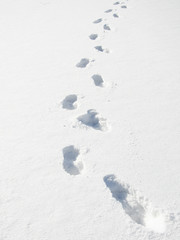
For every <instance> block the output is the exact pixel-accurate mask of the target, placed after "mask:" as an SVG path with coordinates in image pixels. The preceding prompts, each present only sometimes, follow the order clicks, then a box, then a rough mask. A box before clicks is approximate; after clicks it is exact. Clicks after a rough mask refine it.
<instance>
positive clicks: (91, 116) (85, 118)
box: [78, 109, 108, 131]
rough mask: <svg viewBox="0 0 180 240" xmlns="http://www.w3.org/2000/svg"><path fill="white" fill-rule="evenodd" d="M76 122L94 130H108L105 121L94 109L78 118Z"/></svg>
mask: <svg viewBox="0 0 180 240" xmlns="http://www.w3.org/2000/svg"><path fill="white" fill-rule="evenodd" d="M78 120H79V121H80V122H81V123H82V124H84V125H86V126H88V127H92V128H94V129H95V130H101V131H107V130H108V126H107V123H106V119H104V118H102V117H101V116H100V115H99V114H98V113H97V112H96V110H94V109H90V110H88V111H87V114H85V115H82V116H80V117H78Z"/></svg>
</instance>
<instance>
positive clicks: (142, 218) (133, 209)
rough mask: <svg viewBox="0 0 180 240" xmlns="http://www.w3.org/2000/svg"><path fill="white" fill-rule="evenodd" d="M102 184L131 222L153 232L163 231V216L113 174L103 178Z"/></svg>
mask: <svg viewBox="0 0 180 240" xmlns="http://www.w3.org/2000/svg"><path fill="white" fill-rule="evenodd" d="M104 182H105V184H106V186H107V187H108V188H109V190H110V191H111V193H112V196H113V197H114V198H115V199H116V200H117V201H119V202H120V203H121V204H122V207H123V209H124V211H125V213H126V214H128V215H129V217H130V218H131V219H132V220H133V221H135V222H136V223H138V224H141V225H143V226H145V227H147V228H149V229H151V230H153V231H155V232H164V231H165V221H164V216H163V215H162V214H161V213H160V212H159V211H158V210H155V209H153V208H152V206H151V205H150V203H149V202H148V201H147V199H145V198H144V197H142V196H141V197H140V196H139V194H138V193H137V191H135V190H134V189H132V188H131V187H130V186H129V185H128V184H125V183H122V182H120V181H119V180H118V179H117V178H116V176H115V175H113V174H112V175H107V176H105V177H104Z"/></svg>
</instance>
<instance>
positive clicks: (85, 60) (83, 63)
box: [76, 58, 89, 68]
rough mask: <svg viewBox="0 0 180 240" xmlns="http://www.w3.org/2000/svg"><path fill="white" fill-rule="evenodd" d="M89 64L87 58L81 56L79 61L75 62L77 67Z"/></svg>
mask: <svg viewBox="0 0 180 240" xmlns="http://www.w3.org/2000/svg"><path fill="white" fill-rule="evenodd" d="M88 64H89V59H88V58H82V59H81V61H80V62H79V63H77V64H76V67H78V68H85V67H86V66H87V65H88Z"/></svg>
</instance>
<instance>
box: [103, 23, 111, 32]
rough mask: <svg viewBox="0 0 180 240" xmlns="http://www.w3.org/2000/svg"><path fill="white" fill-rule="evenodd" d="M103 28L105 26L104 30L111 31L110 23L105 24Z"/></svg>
mask: <svg viewBox="0 0 180 240" xmlns="http://www.w3.org/2000/svg"><path fill="white" fill-rule="evenodd" d="M103 28H104V30H107V31H110V30H111V28H110V27H109V25H108V24H104V26H103Z"/></svg>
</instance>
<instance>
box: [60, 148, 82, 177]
mask: <svg viewBox="0 0 180 240" xmlns="http://www.w3.org/2000/svg"><path fill="white" fill-rule="evenodd" d="M79 155H80V152H79V149H76V148H75V147H74V146H73V145H70V146H67V147H65V148H63V157H64V161H63V167H64V170H65V171H66V172H67V173H69V174H70V175H78V174H80V173H81V171H82V169H83V164H82V162H81V161H80V160H79V159H78V157H79Z"/></svg>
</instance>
